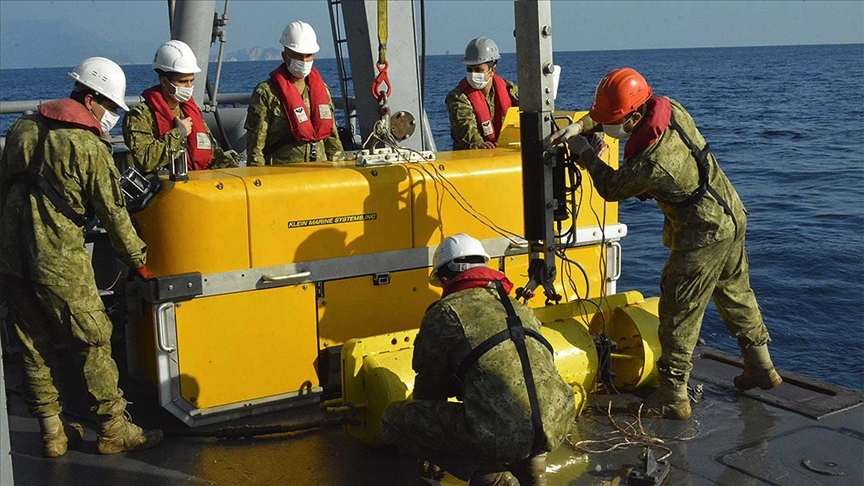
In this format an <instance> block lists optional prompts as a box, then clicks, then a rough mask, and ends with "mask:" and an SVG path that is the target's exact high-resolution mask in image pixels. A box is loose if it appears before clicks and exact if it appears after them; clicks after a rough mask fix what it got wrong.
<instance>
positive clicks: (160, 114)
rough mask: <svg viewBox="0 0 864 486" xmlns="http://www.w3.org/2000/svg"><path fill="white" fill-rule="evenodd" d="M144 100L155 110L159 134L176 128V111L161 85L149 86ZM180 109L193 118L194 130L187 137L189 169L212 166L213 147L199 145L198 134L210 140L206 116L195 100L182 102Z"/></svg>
mask: <svg viewBox="0 0 864 486" xmlns="http://www.w3.org/2000/svg"><path fill="white" fill-rule="evenodd" d="M141 97H142V98H144V102H145V103H147V106H149V107H150V109H151V110H153V115H154V117H155V118H156V127H157V128H158V129H159V136H160V137H164V136H165V134H166V133H168V131H170V130H171V129H172V128H174V116H175V115H174V113H172V112H171V108H168V102H167V101H165V96H164V95H162V87H161V86H160V85H158V84H157V85H156V86H153V87H151V88H147V89H146V90H144V92H143V93H141ZM180 110H181V111H182V112H183V114H184V115H186V116H187V117H188V118H189V119H191V120H192V131H191V132H190V133H189V136H188V137H186V145H187V146H188V148H189V170H204V169H206V168H207V167H210V163H211V162H212V161H213V148H212V147H211V148H200V147H198V135H199V134H201V137H207V141H208V142H209V141H210V135H208V134H207V125H205V124H204V117H202V116H201V110H199V109H198V105H196V104H195V100H189V101H187V102H185V103H180Z"/></svg>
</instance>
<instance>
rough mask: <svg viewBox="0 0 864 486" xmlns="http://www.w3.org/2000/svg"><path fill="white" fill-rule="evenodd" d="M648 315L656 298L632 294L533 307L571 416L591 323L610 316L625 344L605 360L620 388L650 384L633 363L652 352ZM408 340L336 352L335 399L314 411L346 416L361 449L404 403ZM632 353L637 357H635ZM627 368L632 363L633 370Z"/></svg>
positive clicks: (397, 336)
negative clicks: (338, 390)
mask: <svg viewBox="0 0 864 486" xmlns="http://www.w3.org/2000/svg"><path fill="white" fill-rule="evenodd" d="M656 311H657V299H648V300H644V299H643V298H642V295H641V294H639V293H638V292H632V291H631V292H626V293H623V294H617V295H612V296H609V297H604V298H598V299H590V300H585V301H574V302H569V303H567V304H561V305H555V306H548V307H543V308H538V309H535V312H536V314H537V317H538V318H539V319H540V321H541V322H542V323H543V327H542V328H541V332H542V334H543V336H544V337H545V338H546V339H547V340H548V341H549V342H550V344H552V348H553V349H554V350H555V355H554V358H555V365H556V366H557V368H558V372H559V373H560V374H561V377H562V378H563V379H564V381H565V382H566V383H567V384H569V385H570V386H571V387H572V388H573V396H574V398H575V403H576V413H577V415H579V414H581V413H582V411H583V410H584V408H585V405H586V402H587V399H588V394H589V393H591V392H593V391H594V390H595V384H596V380H597V373H598V370H599V362H598V355H597V350H596V348H595V345H594V341H593V339H592V335H591V334H592V333H591V331H590V330H589V323H590V322H591V320H592V318H594V317H597V316H601V315H611V316H612V318H611V321H610V324H609V327H610V328H611V329H609V332H610V334H611V335H613V336H622V337H626V338H627V339H625V343H626V346H627V347H626V350H625V351H626V352H625V353H622V355H623V356H624V357H616V356H615V355H614V354H613V356H612V357H613V360H612V371H613V373H616V374H618V375H619V376H623V377H624V378H625V380H627V381H626V383H625V384H626V385H627V386H628V387H629V388H632V387H634V386H635V385H633V383H634V382H635V383H637V384H644V383H646V382H647V381H649V380H650V379H651V378H652V377H653V378H654V379H655V381H656V372H655V371H654V367H653V360H649V362H648V363H649V364H647V365H646V364H645V363H646V362H645V361H639V359H638V358H639V357H642V358H644V356H645V355H648V356H653V354H651V353H657V354H659V345H658V344H657V323H658V320H657V314H656ZM652 312H653V313H652ZM619 328H620V329H619ZM640 332H644V333H645V334H640ZM416 335H417V330H416V329H415V330H409V331H402V332H397V333H390V334H384V335H380V336H371V337H364V338H359V339H352V340H350V341H348V342H347V343H346V344H345V346H343V347H342V397H341V398H340V399H336V400H331V401H328V402H325V403H324V404H322V406H323V407H324V408H326V409H328V410H330V411H333V412H348V413H349V414H351V415H352V418H354V419H355V421H354V423H352V424H348V425H346V426H345V430H347V431H348V433H349V434H351V435H352V436H354V437H355V438H357V439H359V440H360V441H362V442H364V443H366V444H368V445H372V446H377V445H381V438H380V430H381V418H382V416H383V413H384V409H385V408H386V407H387V405H389V404H390V403H392V402H395V401H400V400H407V399H411V393H412V390H413V389H414V377H415V373H414V370H413V369H412V368H411V358H412V349H413V343H414V339H415V338H416ZM619 349H620V348H619ZM636 350H639V352H640V353H642V354H641V355H638V356H637V354H638V353H637V352H636ZM634 363H638V364H639V366H638V369H636V368H634ZM631 385H633V386H631ZM629 388H628V389H629Z"/></svg>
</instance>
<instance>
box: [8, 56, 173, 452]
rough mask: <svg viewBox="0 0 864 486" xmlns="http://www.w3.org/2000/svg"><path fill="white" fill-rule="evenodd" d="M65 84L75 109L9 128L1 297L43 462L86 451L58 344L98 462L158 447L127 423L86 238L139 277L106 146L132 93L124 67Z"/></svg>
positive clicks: (138, 246)
mask: <svg viewBox="0 0 864 486" xmlns="http://www.w3.org/2000/svg"><path fill="white" fill-rule="evenodd" d="M69 75H70V76H71V77H72V78H73V79H74V80H75V87H74V88H73V90H72V94H71V95H70V96H69V98H65V99H60V100H57V101H52V102H48V103H43V104H41V105H39V112H38V113H35V114H31V115H24V116H23V117H21V118H19V119H18V120H17V121H16V122H15V123H14V124H12V126H11V127H10V128H9V131H8V134H7V143H6V150H4V151H3V157H2V158H0V288H2V289H3V291H5V292H6V297H7V299H6V301H7V302H8V303H9V306H10V310H11V313H12V317H13V322H14V323H15V330H16V333H17V334H18V337H19V338H21V343H22V356H23V359H24V375H25V376H24V400H25V401H26V403H27V406H28V408H29V410H30V413H31V414H32V415H33V416H35V417H37V418H38V419H39V425H40V427H41V430H42V438H43V441H42V454H43V455H44V456H45V457H59V456H62V455H63V454H65V453H66V450H67V447H69V446H73V447H74V446H75V445H77V444H79V443H80V442H81V439H82V437H83V433H84V430H83V428H82V427H81V425H80V424H77V423H69V422H65V421H64V420H63V419H62V418H61V417H60V414H61V412H62V411H63V407H62V405H61V401H60V393H59V391H58V389H59V387H58V385H57V383H56V382H55V379H54V377H55V376H59V362H58V359H57V356H55V354H54V353H55V350H54V338H56V339H61V340H62V341H63V343H64V344H65V345H66V349H67V350H69V351H70V354H71V355H72V356H73V359H74V360H75V362H76V364H77V368H76V370H75V371H76V372H77V373H79V374H80V375H81V378H82V380H84V381H85V382H86V383H87V389H86V390H84V392H85V393H86V394H87V398H88V399H89V402H90V403H91V410H93V411H94V412H95V413H96V416H97V419H98V422H99V429H98V430H97V435H98V439H97V449H98V451H99V452H100V453H102V454H114V453H118V452H123V451H130V450H136V449H145V448H148V447H151V446H153V445H155V444H156V443H158V442H159V441H160V440H161V439H162V432H161V431H159V430H142V429H141V428H140V427H138V426H137V425H135V424H133V423H132V422H130V421H128V420H127V419H126V418H125V417H124V415H125V410H126V400H124V399H123V392H122V391H121V390H120V389H119V388H118V386H117V380H118V373H117V365H116V363H115V362H114V360H113V359H112V358H111V332H112V324H111V321H110V320H109V318H108V316H107V314H106V313H105V307H104V305H103V303H102V300H101V298H100V297H99V291H98V289H97V288H96V285H95V278H94V275H93V267H92V266H91V264H90V255H89V253H88V251H87V248H86V247H85V246H84V231H83V230H82V227H83V226H84V225H85V224H87V222H88V221H89V220H91V219H93V218H94V217H96V218H98V220H99V224H100V225H101V227H102V228H104V229H105V231H106V232H107V233H108V236H109V238H110V239H111V244H112V245H113V246H114V250H115V251H116V252H117V254H118V256H119V257H120V258H121V259H122V260H124V261H125V262H126V263H127V264H128V265H129V266H130V267H132V268H133V269H137V272H138V274H140V275H141V276H142V277H144V278H149V277H150V274H149V273H148V271H147V268H146V267H145V266H144V263H145V260H146V253H147V247H146V246H145V244H144V242H143V241H141V239H140V238H139V237H138V235H137V234H136V232H135V228H133V226H132V222H131V221H130V219H129V213H128V212H127V211H126V207H125V200H124V198H123V193H122V191H121V189H120V184H119V173H118V172H117V168H116V167H115V166H114V160H113V158H112V156H111V144H110V143H109V142H107V141H106V140H104V138H103V137H104V136H105V135H107V134H108V132H110V130H111V128H112V127H113V126H114V124H115V123H116V122H117V120H118V119H119V115H118V114H117V112H118V110H119V109H120V108H123V109H124V110H125V109H128V107H127V106H126V104H125V103H124V102H123V99H124V97H125V93H126V76H125V75H124V74H123V70H122V69H120V66H118V65H117V64H115V63H114V62H112V61H110V60H108V59H105V58H102V57H91V58H89V59H86V60H84V61H83V62H82V63H81V64H79V65H78V66H77V67H76V68H75V69H74V70H72V72H70V73H69Z"/></svg>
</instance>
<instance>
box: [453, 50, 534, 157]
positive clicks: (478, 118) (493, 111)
mask: <svg viewBox="0 0 864 486" xmlns="http://www.w3.org/2000/svg"><path fill="white" fill-rule="evenodd" d="M499 59H501V54H500V53H499V52H498V45H496V44H495V42H494V41H493V40H492V39H488V38H486V37H478V38H476V39H473V40H471V42H469V43H468V45H467V46H466V47H465V57H464V58H462V64H464V65H465V68H466V70H467V71H468V72H467V74H466V75H465V77H464V78H462V80H461V81H460V82H459V85H458V86H456V87H455V88H453V90H452V91H450V92H449V93H447V98H445V100H444V102H445V104H446V105H447V113H448V114H449V115H450V137H451V138H452V139H453V150H464V149H478V148H479V149H492V148H495V147H497V146H498V136H499V135H501V126H502V124H503V121H504V117H506V116H507V110H508V109H509V108H510V107H511V106H519V88H518V87H517V86H516V84H514V83H513V82H512V81H507V80H505V79H504V78H502V77H501V76H498V75H497V74H495V72H496V71H497V69H498V60H499Z"/></svg>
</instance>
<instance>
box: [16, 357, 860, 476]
mask: <svg viewBox="0 0 864 486" xmlns="http://www.w3.org/2000/svg"><path fill="white" fill-rule="evenodd" d="M696 356H697V359H695V360H694V370H693V373H692V377H691V385H692V386H699V385H701V398H699V400H698V401H697V402H696V403H695V404H694V407H693V418H692V419H691V420H690V421H686V422H678V421H666V420H645V419H643V420H641V421H637V419H636V417H634V416H632V415H629V414H627V413H626V412H625V409H626V407H627V405H629V404H630V403H632V402H634V401H635V400H637V399H638V398H640V397H644V395H645V394H646V393H648V392H649V391H650V390H640V391H637V392H636V393H635V394H626V393H625V394H612V395H604V394H594V395H592V397H591V398H590V399H589V406H588V408H587V409H586V411H585V412H584V413H583V414H582V415H581V416H580V417H579V418H578V419H577V420H576V423H575V424H574V427H573V431H572V434H571V437H570V439H569V440H568V442H566V443H564V444H563V445H562V446H561V447H560V448H559V449H558V450H556V451H554V452H553V453H551V454H550V455H549V460H548V481H549V485H551V486H561V485H583V484H584V485H616V484H660V483H657V482H652V481H654V480H655V479H652V475H651V467H650V466H651V465H652V464H653V463H654V461H652V460H650V459H649V460H647V461H646V460H645V456H644V451H645V444H646V443H652V444H653V447H652V448H651V456H653V459H654V460H659V461H660V462H659V468H658V469H659V470H662V469H663V465H664V463H668V465H669V468H668V476H667V477H666V483H665V484H672V485H727V486H739V485H761V484H772V485H793V486H797V485H802V486H803V485H861V484H864V472H862V471H864V466H862V458H864V407H862V402H864V394H862V393H860V392H857V391H854V390H849V389H846V388H843V387H839V386H836V385H832V384H829V383H825V382H820V381H816V380H812V379H810V378H807V377H805V376H801V375H797V374H794V373H787V372H782V370H781V374H782V375H783V378H784V380H785V381H784V384H783V385H781V386H780V387H778V388H777V389H775V390H771V391H767V392H766V391H761V390H759V391H754V392H746V393H741V392H738V391H737V390H735V389H734V388H733V387H732V385H731V383H732V377H733V376H734V375H736V374H738V373H739V372H740V369H741V364H740V360H739V359H738V358H737V357H735V356H731V355H728V354H725V353H722V352H719V351H716V350H713V349H711V348H705V347H700V348H698V349H697V353H696ZM5 373H6V387H7V388H6V389H7V397H8V401H9V422H10V424H9V427H10V429H9V430H10V437H11V447H12V463H13V471H14V479H15V484H17V485H48V484H50V485H76V486H78V485H84V484H87V485H96V486H98V485H123V486H138V485H141V486H144V485H147V486H150V485H164V486H172V485H188V484H201V485H226V486H228V485H230V486H235V485H297V486H302V485H415V484H418V479H417V475H416V471H417V469H416V465H415V462H414V461H413V460H411V459H410V458H408V457H405V456H402V455H400V454H399V453H398V452H397V451H395V450H394V449H392V448H371V447H368V446H366V445H364V444H362V443H360V442H359V441H357V440H356V439H354V438H353V437H351V436H349V435H348V434H347V433H346V432H345V431H343V430H342V428H341V427H339V426H332V425H330V426H321V427H316V428H311V429H308V430H301V431H297V432H290V433H282V434H275V435H269V436H264V437H254V438H245V439H219V438H215V437H190V436H186V435H183V434H188V433H189V432H190V431H194V433H196V434H197V433H200V432H202V431H205V432H211V431H214V430H216V429H219V428H224V427H230V426H240V425H262V424H283V425H284V424H291V425H292V426H293V425H300V426H301V427H302V424H308V423H312V422H316V421H321V420H327V419H332V417H328V416H327V415H326V414H325V413H324V412H321V411H319V409H318V408H317V407H314V406H311V407H308V406H307V407H304V408H295V409H289V410H283V411H280V412H274V413H270V414H266V415H260V416H254V417H250V418H245V419H243V420H240V421H234V422H229V423H223V424H219V425H217V426H210V427H204V428H196V429H189V428H188V427H186V426H185V425H183V424H182V423H181V422H179V421H178V420H177V419H175V418H173V417H172V416H171V415H170V414H168V413H167V412H165V411H164V410H161V409H160V408H158V406H157V405H156V404H157V400H156V396H155V389H154V387H152V386H151V385H148V384H141V383H139V382H135V381H129V380H127V379H123V380H122V382H121V385H122V387H123V388H124V391H125V393H126V396H127V398H129V399H130V401H131V402H132V404H131V405H130V406H129V410H131V412H132V414H133V415H134V420H135V421H136V422H138V423H140V424H142V425H145V426H149V427H154V426H156V427H161V428H163V429H164V430H166V438H165V440H164V442H163V443H162V444H160V445H159V446H157V447H155V448H153V449H150V450H145V451H137V452H132V453H125V454H119V455H115V456H100V455H98V454H97V452H96V442H95V440H96V435H95V432H94V423H93V422H92V421H87V420H86V417H87V412H86V407H85V406H84V405H83V404H79V403H75V402H72V403H67V405H66V409H67V413H68V414H69V415H70V418H72V419H73V420H79V421H81V422H82V424H83V425H84V427H85V430H86V435H85V441H84V443H83V444H82V446H81V447H80V448H79V449H78V450H70V451H69V452H68V453H67V454H66V455H65V456H63V457H60V458H57V459H45V458H42V457H41V441H40V434H39V426H38V423H37V421H36V420H35V419H33V418H31V417H30V416H29V415H28V413H27V411H26V407H25V405H24V402H23V400H22V398H21V394H20V376H21V365H20V363H18V362H16V361H15V360H14V359H7V360H6V364H5ZM610 403H611V409H610ZM605 449H612V450H610V451H609V452H599V451H601V450H605ZM586 451H593V452H586ZM667 455H668V457H665V458H664V456H667ZM646 466H647V471H646ZM634 471H635V473H634ZM637 473H638V474H641V476H642V477H641V479H637V478H629V479H628V475H631V474H637ZM661 474H662V473H660V472H659V471H657V470H655V472H654V478H657V477H659V476H660V475H661ZM442 484H453V485H455V484H464V483H461V482H459V481H458V480H456V479H455V478H451V477H449V476H448V477H445V478H444V479H443V482H442Z"/></svg>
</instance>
